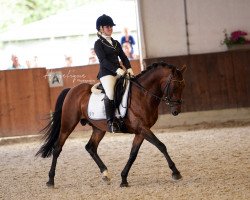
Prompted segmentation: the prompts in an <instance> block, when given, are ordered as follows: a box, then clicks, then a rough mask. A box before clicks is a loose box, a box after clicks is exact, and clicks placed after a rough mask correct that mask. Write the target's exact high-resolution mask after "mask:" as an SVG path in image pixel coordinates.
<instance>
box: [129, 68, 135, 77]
mask: <svg viewBox="0 0 250 200" xmlns="http://www.w3.org/2000/svg"><path fill="white" fill-rule="evenodd" d="M127 72H128V74H129V75H130V76H134V75H135V74H134V72H133V70H132V68H129V69H128V70H127Z"/></svg>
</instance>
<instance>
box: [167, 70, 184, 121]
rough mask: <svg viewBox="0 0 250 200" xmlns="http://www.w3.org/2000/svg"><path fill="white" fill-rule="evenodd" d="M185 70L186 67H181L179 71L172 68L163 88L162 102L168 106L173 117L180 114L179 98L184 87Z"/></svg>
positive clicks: (180, 100) (180, 102)
mask: <svg viewBox="0 0 250 200" xmlns="http://www.w3.org/2000/svg"><path fill="white" fill-rule="evenodd" d="M186 69H187V67H186V66H183V67H182V68H181V69H180V70H179V69H177V68H176V67H172V69H171V74H170V75H169V76H168V80H167V83H166V84H165V86H164V101H165V102H166V104H167V105H169V106H170V109H171V113H172V114H173V115H174V116H176V115H178V114H179V113H180V112H181V104H182V99H181V96H182V91H183V89H184V87H185V81H184V79H183V73H184V71H185V70H186Z"/></svg>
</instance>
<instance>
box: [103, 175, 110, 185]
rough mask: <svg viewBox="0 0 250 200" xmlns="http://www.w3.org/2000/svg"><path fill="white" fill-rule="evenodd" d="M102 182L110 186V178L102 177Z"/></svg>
mask: <svg viewBox="0 0 250 200" xmlns="http://www.w3.org/2000/svg"><path fill="white" fill-rule="evenodd" d="M102 180H103V181H104V182H105V183H107V184H108V185H109V184H110V178H109V177H107V176H103V177H102Z"/></svg>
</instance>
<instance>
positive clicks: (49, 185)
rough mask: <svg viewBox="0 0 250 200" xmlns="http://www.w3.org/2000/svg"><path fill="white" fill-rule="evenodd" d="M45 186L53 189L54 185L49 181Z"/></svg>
mask: <svg viewBox="0 0 250 200" xmlns="http://www.w3.org/2000/svg"><path fill="white" fill-rule="evenodd" d="M46 185H47V186H48V187H50V188H53V187H54V183H53V182H51V181H48V182H47V183H46Z"/></svg>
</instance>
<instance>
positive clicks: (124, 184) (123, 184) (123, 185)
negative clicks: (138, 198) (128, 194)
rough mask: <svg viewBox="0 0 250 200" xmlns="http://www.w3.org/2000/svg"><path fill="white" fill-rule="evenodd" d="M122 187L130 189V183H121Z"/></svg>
mask: <svg viewBox="0 0 250 200" xmlns="http://www.w3.org/2000/svg"><path fill="white" fill-rule="evenodd" d="M120 187H129V185H128V182H126V183H121V184H120Z"/></svg>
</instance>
